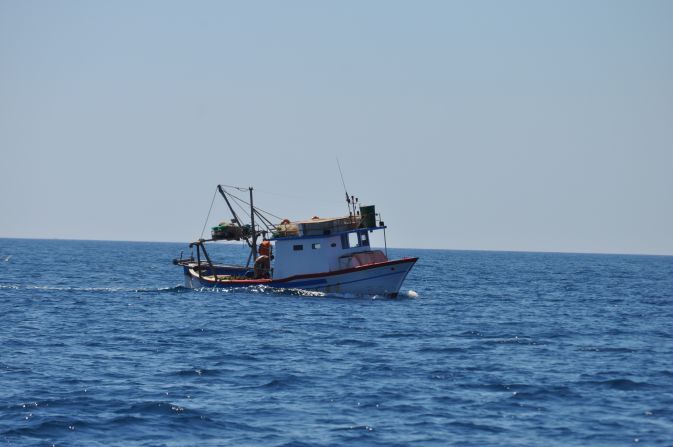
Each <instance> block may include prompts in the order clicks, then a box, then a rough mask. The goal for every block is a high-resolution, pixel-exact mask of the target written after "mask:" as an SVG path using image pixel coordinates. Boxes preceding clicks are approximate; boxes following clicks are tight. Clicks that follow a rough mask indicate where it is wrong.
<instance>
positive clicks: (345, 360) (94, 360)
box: [0, 239, 673, 446]
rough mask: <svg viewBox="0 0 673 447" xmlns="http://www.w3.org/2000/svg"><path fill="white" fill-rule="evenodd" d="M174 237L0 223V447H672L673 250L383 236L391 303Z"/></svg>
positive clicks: (235, 248)
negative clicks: (307, 283)
mask: <svg viewBox="0 0 673 447" xmlns="http://www.w3.org/2000/svg"><path fill="white" fill-rule="evenodd" d="M183 249H184V250H185V254H186V255H188V252H187V249H186V247H185V244H173V243H126V242H96V241H54V240H19V239H0V446H5V445H7V446H23V445H36V446H41V445H45V446H51V445H56V446H180V445H199V446H220V445H235V446H253V445H263V446H344V445H358V446H409V445H412V446H450V445H456V446H510V445H511V446H626V445H634V444H637V445H657V446H671V445H673V257H662V256H621V255H587V254H554V253H511V252H476V251H473V252H470V251H443V250H406V249H404V250H402V249H397V250H392V249H391V250H389V252H390V255H391V257H392V256H419V257H420V260H419V262H418V264H417V265H416V267H415V268H414V270H412V272H411V273H410V275H409V277H408V278H407V281H406V282H405V284H404V286H403V289H402V294H401V296H400V297H399V298H397V299H389V298H382V297H349V296H339V295H326V296H316V295H315V294H302V293H299V292H296V291H294V292H293V291H279V290H269V289H263V288H252V289H247V290H236V291H231V290H220V291H212V290H196V291H194V290H188V289H185V288H183V287H182V286H181V284H182V276H181V275H182V272H181V269H180V268H178V267H175V266H173V265H172V264H171V260H172V258H174V257H176V256H178V255H179V253H180V250H183ZM212 254H214V255H215V256H216V257H217V258H218V259H220V260H222V261H228V262H231V261H237V260H238V259H237V258H238V257H245V250H244V248H243V247H242V246H240V245H229V246H222V247H220V248H219V250H213V253H212Z"/></svg>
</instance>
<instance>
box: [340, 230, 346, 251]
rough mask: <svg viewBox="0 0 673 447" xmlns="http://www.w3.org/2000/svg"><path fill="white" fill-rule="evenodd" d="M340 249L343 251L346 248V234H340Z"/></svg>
mask: <svg viewBox="0 0 673 447" xmlns="http://www.w3.org/2000/svg"><path fill="white" fill-rule="evenodd" d="M341 248H343V249H344V250H345V249H347V248H348V235H347V234H342V235H341Z"/></svg>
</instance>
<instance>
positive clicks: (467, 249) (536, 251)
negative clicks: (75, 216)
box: [0, 236, 673, 257]
mask: <svg viewBox="0 0 673 447" xmlns="http://www.w3.org/2000/svg"><path fill="white" fill-rule="evenodd" d="M2 239H15V240H34V241H73V242H126V243H138V244H143V243H144V244H148V243H149V244H189V243H190V241H146V240H127V239H73V238H48V237H5V236H0V240H2ZM222 242H223V243H224V244H227V242H229V241H222ZM229 245H235V244H233V243H231V244H229ZM376 248H383V247H376ZM388 248H392V249H394V250H405V249H406V250H432V251H469V252H489V253H540V254H568V255H571V254H574V255H604V256H610V255H614V256H661V257H672V256H673V254H662V253H624V252H593V251H554V250H550V251H545V250H513V249H508V250H504V249H500V250H498V249H484V248H424V247H392V246H389V247H388Z"/></svg>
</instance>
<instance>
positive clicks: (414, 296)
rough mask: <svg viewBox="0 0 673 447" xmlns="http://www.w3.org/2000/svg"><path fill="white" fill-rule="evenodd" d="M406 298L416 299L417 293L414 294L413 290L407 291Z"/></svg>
mask: <svg viewBox="0 0 673 447" xmlns="http://www.w3.org/2000/svg"><path fill="white" fill-rule="evenodd" d="M407 297H408V298H418V293H416V292H414V291H413V290H409V291H407Z"/></svg>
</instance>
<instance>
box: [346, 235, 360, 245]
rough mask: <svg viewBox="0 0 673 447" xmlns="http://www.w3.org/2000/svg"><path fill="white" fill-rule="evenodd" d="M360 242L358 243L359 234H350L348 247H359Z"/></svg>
mask: <svg viewBox="0 0 673 447" xmlns="http://www.w3.org/2000/svg"><path fill="white" fill-rule="evenodd" d="M359 242H360V241H358V234H357V233H348V246H349V247H351V248H353V247H359V246H360V243H359Z"/></svg>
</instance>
